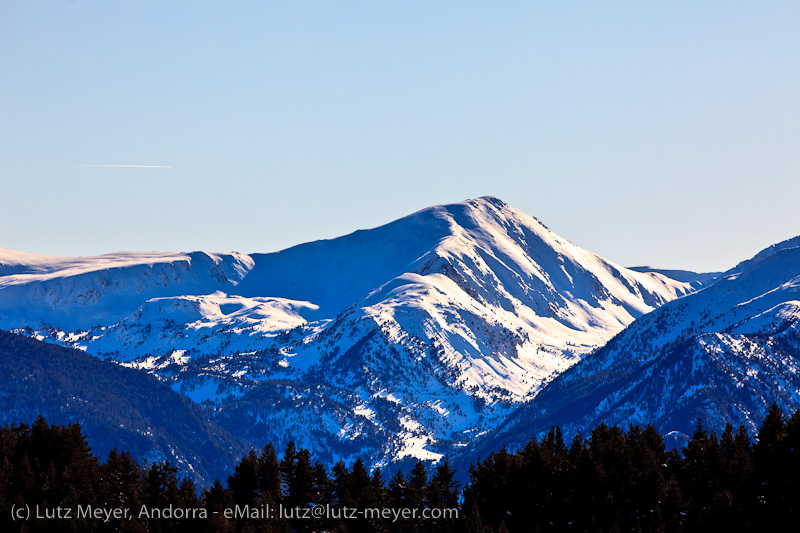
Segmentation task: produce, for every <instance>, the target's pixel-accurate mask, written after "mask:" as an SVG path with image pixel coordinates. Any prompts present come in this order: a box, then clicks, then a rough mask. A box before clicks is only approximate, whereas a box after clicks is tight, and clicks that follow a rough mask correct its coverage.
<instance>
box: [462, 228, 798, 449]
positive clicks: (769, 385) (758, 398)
mask: <svg viewBox="0 0 800 533" xmlns="http://www.w3.org/2000/svg"><path fill="white" fill-rule="evenodd" d="M792 242H795V243H798V244H800V240H798V239H792V240H791V241H786V242H785V243H781V245H777V246H773V247H770V248H768V249H767V250H766V251H764V252H761V253H759V254H758V255H756V256H755V257H754V258H753V259H752V260H749V261H745V262H743V263H740V265H739V266H737V267H736V268H734V269H732V270H731V271H729V272H728V273H726V275H723V276H722V277H721V278H720V279H719V280H718V281H717V282H716V283H714V284H712V285H710V286H708V287H706V288H705V289H702V290H700V291H698V292H695V293H693V294H690V295H688V296H685V297H683V298H680V299H678V300H675V301H672V302H670V303H668V304H666V305H664V306H662V307H661V308H659V309H657V310H655V311H653V312H652V313H650V314H647V315H645V316H643V317H641V318H639V319H637V320H636V321H635V322H634V323H633V324H631V325H630V326H628V328H626V329H625V330H624V331H623V332H622V333H620V334H619V335H617V336H616V337H614V338H613V339H612V340H611V341H609V342H608V343H607V344H606V345H605V346H604V347H603V348H601V349H599V350H597V351H596V352H595V353H593V354H591V355H589V356H587V357H586V358H585V359H583V360H582V361H581V362H580V363H578V364H576V365H575V366H573V367H572V368H570V369H569V370H568V371H566V372H564V373H563V374H562V375H560V376H559V377H558V378H556V379H555V380H553V382H552V383H550V384H549V385H548V386H547V387H546V388H545V389H544V390H543V391H542V392H541V393H540V394H539V395H538V396H537V397H536V398H535V399H533V400H532V401H531V402H529V403H528V404H526V405H524V406H522V407H521V408H519V409H518V410H517V411H516V412H515V413H514V414H512V415H511V416H510V417H509V419H508V420H507V421H506V422H505V423H504V425H503V427H501V428H499V429H498V430H497V431H496V432H495V433H493V434H492V435H490V436H487V437H486V438H485V440H484V441H482V442H481V443H479V444H477V445H476V447H475V450H478V451H479V452H478V453H483V452H485V451H487V450H489V449H496V448H497V447H499V446H502V445H508V446H511V447H515V446H519V445H522V444H524V443H525V442H527V440H528V439H529V438H530V436H531V435H534V434H537V433H542V432H545V431H547V430H549V428H550V427H551V426H552V425H560V426H561V427H562V428H563V429H564V430H565V431H566V432H568V433H569V432H575V431H584V430H586V428H591V427H594V426H595V425H597V424H599V423H601V422H603V421H605V422H606V423H609V424H610V423H620V424H623V425H627V424H631V423H638V424H646V423H653V424H654V425H655V426H656V428H657V429H659V430H660V431H661V432H662V433H668V432H678V433H685V434H691V431H692V429H693V427H694V425H695V423H696V420H697V418H698V417H701V418H703V420H704V423H705V425H706V427H712V428H716V429H717V430H721V429H722V428H723V427H724V425H725V423H727V422H731V423H732V424H734V425H738V424H744V425H746V426H747V427H748V429H749V430H750V431H751V432H753V431H754V430H755V429H756V428H757V425H758V423H759V422H760V420H761V418H762V417H763V416H764V413H765V412H766V410H767V408H768V406H769V405H770V404H771V403H772V402H773V401H775V402H777V403H778V404H779V406H781V407H782V408H783V409H784V410H786V411H794V410H795V409H798V408H800V323H799V322H798V318H800V247H797V246H795V247H792V246H791V243H792Z"/></svg>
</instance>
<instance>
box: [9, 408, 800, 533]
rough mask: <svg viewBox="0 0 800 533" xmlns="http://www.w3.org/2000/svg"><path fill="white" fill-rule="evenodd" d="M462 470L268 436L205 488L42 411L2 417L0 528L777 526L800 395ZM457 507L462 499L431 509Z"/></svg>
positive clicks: (793, 514)
mask: <svg viewBox="0 0 800 533" xmlns="http://www.w3.org/2000/svg"><path fill="white" fill-rule="evenodd" d="M455 474H456V473H455V471H454V470H453V469H452V468H451V466H450V464H449V463H448V462H447V461H442V462H440V463H439V464H437V465H433V466H431V467H426V466H425V464H424V463H422V462H417V463H416V465H415V466H414V467H413V468H412V469H411V470H410V471H409V472H406V473H403V472H401V471H398V472H396V473H395V474H394V475H392V476H387V477H384V475H383V472H382V471H381V470H380V469H379V468H376V469H374V470H373V471H369V470H368V469H367V468H366V467H365V466H364V464H363V463H362V462H361V460H356V461H355V462H354V463H353V464H351V465H347V464H345V463H344V462H343V461H339V462H338V463H336V464H335V465H334V466H333V467H331V468H328V467H327V466H325V465H323V464H322V463H320V462H319V461H315V460H314V458H313V457H312V454H311V452H310V451H309V450H306V449H297V448H296V447H295V445H294V444H293V443H290V444H289V445H288V446H287V447H286V449H285V450H283V453H282V454H281V455H279V454H278V453H277V451H276V450H275V448H274V447H273V446H272V445H271V444H267V445H266V446H265V447H264V448H263V449H262V450H260V451H255V450H251V451H250V453H249V454H247V455H246V456H245V457H244V458H242V460H241V461H240V462H239V464H238V465H237V466H236V468H235V470H234V472H233V473H232V474H231V475H230V476H228V478H227V480H226V481H227V483H225V484H223V483H222V482H221V481H220V480H217V481H216V482H215V483H214V484H213V485H211V486H209V487H206V488H203V489H202V490H201V491H200V492H199V493H198V490H197V487H196V486H195V484H194V483H193V482H192V481H191V480H189V479H188V478H187V477H181V476H179V472H178V469H177V468H176V467H174V466H172V465H170V464H169V463H168V462H153V463H150V462H145V463H143V464H140V463H138V462H137V461H136V460H135V459H134V458H133V457H132V456H131V455H130V454H129V453H127V452H120V451H118V450H112V451H111V452H110V453H109V455H108V457H107V458H106V460H105V462H103V463H101V462H100V461H99V460H98V458H97V457H95V456H94V455H93V454H92V453H91V450H90V448H89V446H88V445H87V443H86V437H85V435H83V433H82V432H81V429H80V427H79V425H77V424H71V425H67V426H58V425H51V424H48V423H47V422H46V421H45V419H44V418H43V417H39V418H38V419H37V420H36V421H35V422H34V423H33V425H31V426H28V425H27V424H19V425H14V424H12V425H6V426H4V427H2V428H0V530H2V531H154V532H159V531H184V530H185V531H192V532H196V531H209V532H212V531H213V532H217V531H242V532H249V531H265V532H289V531H298V532H300V531H335V532H373V531H375V532H391V533H394V532H417V531H424V532H429V531H430V532H481V533H483V532H504V531H521V532H529V531H716V530H721V529H723V528H729V529H731V530H734V531H743V530H744V531H746V530H776V531H777V530H781V528H782V527H784V525H785V524H791V523H797V519H798V518H800V516H798V515H800V411H797V412H795V413H794V415H792V416H791V417H787V416H786V415H785V414H784V413H783V412H782V411H781V410H780V409H779V408H778V407H777V406H776V405H774V404H773V406H772V407H771V408H770V409H769V411H768V413H767V415H766V417H765V419H764V421H763V423H762V425H761V427H760V429H759V431H758V433H757V435H756V438H755V440H754V439H753V438H752V436H751V435H750V434H749V432H748V431H747V430H746V428H745V427H744V426H740V427H739V428H738V429H737V430H734V429H733V427H732V426H731V425H730V424H729V425H728V426H727V427H726V428H725V430H724V431H723V432H722V433H721V434H720V435H717V434H716V433H715V432H714V431H711V432H710V433H709V432H708V431H706V429H705V428H703V426H702V423H701V422H700V421H699V420H698V424H697V428H696V430H695V432H694V434H693V436H692V438H691V440H689V442H688V444H687V445H686V447H684V448H683V449H682V451H681V453H679V452H677V451H676V450H666V447H665V445H664V441H663V439H662V437H661V435H660V434H659V433H658V432H657V431H656V430H655V429H654V428H653V427H652V426H646V427H644V428H642V427H640V426H631V427H629V428H628V429H627V431H623V429H622V428H620V427H619V426H607V425H605V424H601V425H599V426H597V427H595V428H594V429H593V430H592V431H591V432H590V434H588V436H587V437H583V436H582V435H580V434H579V435H576V436H575V437H574V438H573V439H571V441H570V442H569V443H566V442H565V441H564V438H563V436H562V434H561V431H560V430H559V428H557V427H554V428H552V429H551V430H550V432H549V433H548V434H546V435H544V436H542V437H541V438H539V439H536V438H533V439H531V441H530V442H529V443H528V444H527V445H526V446H525V447H524V448H522V449H520V450H518V451H516V452H509V451H507V450H505V449H502V450H500V451H498V452H494V453H492V454H490V455H489V456H488V457H486V458H485V459H483V460H480V461H478V462H477V463H475V464H473V465H472V466H470V468H469V481H468V483H467V484H466V485H465V486H464V487H461V486H460V484H459V483H458V482H457V481H456V475H455ZM315 506H316V507H322V508H325V509H326V511H325V512H324V513H319V514H316V513H312V512H310V511H311V510H312V509H314V508H315ZM124 509H126V510H127V512H126V513H125V514H124V515H123V514H122V510H124ZM366 509H376V510H384V512H383V513H377V514H374V513H373V514H369V515H367V514H366V513H365V512H364V510H366ZM445 509H449V510H452V509H457V510H458V514H457V516H455V515H453V514H452V513H451V514H448V515H446V516H443V515H442V513H439V514H436V513H431V511H432V510H445ZM344 510H349V511H344ZM426 512H427V513H428V514H427V515H426V514H424V513H426ZM26 513H28V514H27V515H26ZM114 513H116V514H114ZM430 516H432V517H433V518H429V517H430Z"/></svg>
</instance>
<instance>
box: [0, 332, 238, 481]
mask: <svg viewBox="0 0 800 533" xmlns="http://www.w3.org/2000/svg"><path fill="white" fill-rule="evenodd" d="M0 375H2V376H3V379H2V380H0V423H12V422H14V423H19V422H27V423H29V424H30V423H32V422H33V421H34V420H35V418H36V417H37V416H38V415H39V414H44V415H45V418H46V419H47V420H48V421H50V422H51V423H59V424H66V423H71V422H80V424H81V427H82V429H83V431H84V433H85V434H86V435H88V442H89V445H90V446H91V447H92V449H93V451H94V453H95V454H96V455H98V457H99V458H100V459H101V460H102V459H103V458H104V457H105V456H107V455H108V452H109V451H110V450H111V449H112V448H114V447H116V448H118V449H122V450H128V451H130V452H131V453H132V454H133V456H134V457H136V458H137V460H139V461H144V460H145V459H150V460H153V459H166V460H169V461H170V462H171V463H172V464H174V465H176V466H178V467H179V468H180V469H181V471H182V472H183V473H184V474H186V475H189V476H190V477H191V478H192V479H194V480H195V481H197V482H199V483H200V484H204V485H209V484H211V483H212V482H213V481H214V479H216V478H222V479H224V477H225V475H226V474H227V473H229V471H230V468H231V465H232V464H234V463H235V461H236V460H237V459H238V458H240V457H241V456H242V455H243V454H244V452H245V449H246V447H245V445H244V443H242V442H241V441H239V440H238V439H236V438H234V437H232V436H231V435H230V434H229V433H228V432H226V431H225V430H223V429H222V428H220V427H219V426H218V425H217V424H216V423H214V422H213V421H211V420H209V419H208V417H207V415H206V414H205V413H204V412H203V410H202V409H200V408H199V407H198V406H196V405H194V404H192V403H191V402H190V401H188V400H187V399H186V398H183V397H181V396H180V395H179V394H176V393H175V392H174V391H172V390H171V389H170V388H169V387H167V386H166V385H164V384H161V383H159V382H158V380H156V379H154V378H153V377H152V376H148V375H146V374H144V373H142V372H137V371H135V370H130V369H127V368H121V367H120V366H118V365H115V364H113V363H110V362H104V361H100V360H98V359H96V358H94V357H90V356H88V355H86V354H84V353H82V352H79V351H77V350H72V349H69V348H63V347H60V346H55V345H52V344H45V343H42V342H39V341H36V340H34V339H29V338H26V337H23V336H20V335H14V334H12V333H8V332H5V331H2V330H0ZM166 405H168V406H169V409H164V406H166Z"/></svg>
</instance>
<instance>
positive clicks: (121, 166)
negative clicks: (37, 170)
mask: <svg viewBox="0 0 800 533" xmlns="http://www.w3.org/2000/svg"><path fill="white" fill-rule="evenodd" d="M69 166H71V167H84V168H85V167H91V168H172V165H69Z"/></svg>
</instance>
